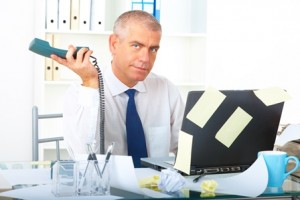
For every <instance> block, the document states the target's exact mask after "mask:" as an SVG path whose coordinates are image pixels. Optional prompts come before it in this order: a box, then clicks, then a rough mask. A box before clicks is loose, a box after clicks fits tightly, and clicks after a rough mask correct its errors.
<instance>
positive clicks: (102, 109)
mask: <svg viewBox="0 0 300 200" xmlns="http://www.w3.org/2000/svg"><path fill="white" fill-rule="evenodd" d="M91 58H92V63H93V64H94V66H95V68H96V70H97V72H98V83H99V103H100V104H99V116H100V126H99V132H100V154H105V150H104V124H105V123H104V122H105V96H104V84H103V83H104V82H103V77H102V72H101V70H100V67H99V66H98V63H97V58H95V57H93V56H91Z"/></svg>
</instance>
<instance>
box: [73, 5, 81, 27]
mask: <svg viewBox="0 0 300 200" xmlns="http://www.w3.org/2000/svg"><path fill="white" fill-rule="evenodd" d="M79 6H80V2H79V0H71V30H78V29H79Z"/></svg>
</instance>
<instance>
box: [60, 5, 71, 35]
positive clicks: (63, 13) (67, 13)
mask: <svg viewBox="0 0 300 200" xmlns="http://www.w3.org/2000/svg"><path fill="white" fill-rule="evenodd" d="M70 17H71V0H59V5H58V19H59V22H58V29H59V30H70Z"/></svg>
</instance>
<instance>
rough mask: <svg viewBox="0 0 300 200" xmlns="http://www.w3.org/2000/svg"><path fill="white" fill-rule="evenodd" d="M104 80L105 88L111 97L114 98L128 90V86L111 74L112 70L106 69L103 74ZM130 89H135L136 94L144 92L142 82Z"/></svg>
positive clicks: (144, 88)
mask: <svg viewBox="0 0 300 200" xmlns="http://www.w3.org/2000/svg"><path fill="white" fill-rule="evenodd" d="M104 79H105V83H106V87H108V88H109V91H110V92H111V94H112V96H116V95H119V94H122V93H124V92H125V91H126V90H128V89H130V88H129V87H128V86H126V85H125V84H123V83H122V82H121V81H120V80H119V79H118V78H117V77H116V76H115V74H114V73H113V71H112V68H111V67H108V68H107V69H106V71H105V74H104ZM131 89H136V90H137V91H138V92H146V87H145V85H144V82H143V81H139V82H138V83H137V84H136V85H135V86H134V87H132V88H131Z"/></svg>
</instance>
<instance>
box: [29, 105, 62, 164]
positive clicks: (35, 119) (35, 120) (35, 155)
mask: <svg viewBox="0 0 300 200" xmlns="http://www.w3.org/2000/svg"><path fill="white" fill-rule="evenodd" d="M61 117H63V115H62V114H44V115H40V114H39V112H38V107H37V106H33V107H32V160H33V161H38V160H39V144H40V143H47V142H55V143H56V147H55V151H56V159H57V160H60V147H59V142H60V141H62V140H64V138H63V137H52V138H42V139H40V138H39V120H40V119H51V118H61Z"/></svg>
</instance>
